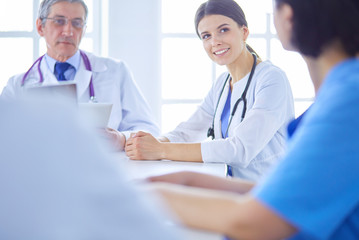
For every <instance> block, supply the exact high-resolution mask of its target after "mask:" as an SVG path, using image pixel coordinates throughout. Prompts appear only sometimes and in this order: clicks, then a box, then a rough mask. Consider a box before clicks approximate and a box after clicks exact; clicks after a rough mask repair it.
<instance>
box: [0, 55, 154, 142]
mask: <svg viewBox="0 0 359 240" xmlns="http://www.w3.org/2000/svg"><path fill="white" fill-rule="evenodd" d="M86 55H87V56H88V58H89V61H90V63H91V67H92V72H91V71H88V70H86V67H85V64H84V62H83V60H82V58H81V64H80V67H79V69H78V71H77V72H76V75H75V79H74V82H75V83H76V84H77V96H78V100H79V102H88V101H89V96H90V94H89V83H90V79H91V76H93V86H94V90H95V97H96V99H97V101H98V102H105V103H112V104H113V107H112V112H111V116H110V119H109V123H108V126H109V127H111V128H113V129H117V130H119V131H122V132H124V133H125V135H126V136H127V137H128V136H129V133H130V132H136V131H138V130H144V131H146V132H150V133H152V134H153V135H156V136H157V135H158V134H159V128H158V126H157V125H156V124H155V122H154V118H153V116H152V114H151V110H150V107H149V105H148V103H147V101H146V100H145V98H144V97H143V95H142V93H141V92H140V90H139V88H138V86H137V85H136V83H135V81H134V80H133V76H132V74H131V72H130V70H129V69H128V67H127V66H126V64H125V63H124V62H123V61H117V60H113V59H110V58H102V57H98V56H95V55H93V54H91V53H86ZM40 68H41V72H42V74H43V77H44V82H43V85H50V84H58V81H57V79H56V77H55V76H54V74H53V72H52V71H51V70H50V69H49V68H48V66H47V63H46V61H45V59H43V60H42V61H41V66H40ZM23 76H24V73H22V74H19V75H16V76H14V77H11V78H10V79H9V81H8V83H7V85H6V87H5V88H4V90H3V92H2V98H4V99H11V98H15V96H18V95H19V94H22V93H23V92H24V88H23V87H22V86H21V81H22V78H23ZM39 80H40V75H39V72H38V70H37V64H36V65H35V66H34V67H33V68H32V70H31V72H30V73H29V75H28V77H27V78H26V81H25V84H26V85H27V86H29V85H31V84H38V82H39Z"/></svg>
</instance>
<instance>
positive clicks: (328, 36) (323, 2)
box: [276, 0, 359, 57]
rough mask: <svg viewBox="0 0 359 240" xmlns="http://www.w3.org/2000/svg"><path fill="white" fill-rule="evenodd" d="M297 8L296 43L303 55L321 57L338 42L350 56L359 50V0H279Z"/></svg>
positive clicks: (294, 12)
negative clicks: (326, 48)
mask: <svg viewBox="0 0 359 240" xmlns="http://www.w3.org/2000/svg"><path fill="white" fill-rule="evenodd" d="M276 4H277V6H276V7H277V8H280V7H281V6H282V4H288V5H289V6H290V7H291V8H292V9H293V34H292V39H291V41H292V44H293V45H294V46H295V47H296V48H298V50H299V52H300V53H302V54H303V55H307V56H311V57H318V56H319V55H320V54H321V53H322V51H323V49H324V48H325V47H326V46H328V45H329V44H331V43H333V42H335V41H338V42H339V43H340V44H341V45H342V47H343V49H344V51H345V52H346V53H347V54H348V55H349V56H355V55H356V54H357V53H358V52H359V26H358V24H359V0H276Z"/></svg>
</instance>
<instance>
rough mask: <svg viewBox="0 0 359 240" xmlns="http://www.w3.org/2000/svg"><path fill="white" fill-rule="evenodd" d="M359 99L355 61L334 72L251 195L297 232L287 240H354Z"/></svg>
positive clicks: (357, 231)
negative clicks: (281, 155) (284, 151)
mask: <svg viewBox="0 0 359 240" xmlns="http://www.w3.org/2000/svg"><path fill="white" fill-rule="evenodd" d="M358 93H359V60H357V59H351V60H347V61H345V62H342V63H340V64H338V65H337V66H336V67H334V68H333V69H332V70H331V72H330V73H329V74H328V76H327V78H326V79H325V81H324V83H323V85H322V86H321V88H320V90H319V92H318V94H317V97H316V101H315V103H314V104H313V105H312V106H311V107H310V109H309V110H308V111H307V112H306V114H305V115H304V117H303V118H302V119H301V121H300V125H298V124H296V125H298V128H297V130H296V131H295V134H293V135H292V138H291V139H290V140H289V144H288V151H287V154H286V155H285V157H284V159H283V161H282V162H281V163H280V164H279V165H278V167H277V168H276V169H275V170H274V171H273V172H272V173H271V174H269V176H268V177H267V178H266V179H264V180H263V182H262V183H260V184H258V185H257V187H256V188H255V189H254V190H253V191H252V193H253V194H254V196H255V197H256V198H257V199H258V200H259V201H260V202H262V203H263V204H264V205H266V206H268V207H269V208H270V209H272V210H273V211H274V212H276V213H277V214H278V215H279V216H281V217H283V218H284V219H286V221H288V222H290V223H291V224H292V225H294V226H295V227H296V228H297V229H298V233H297V234H296V235H295V236H293V237H292V238H291V239H333V240H334V239H346V240H350V239H353V240H354V239H358V238H359V174H358V173H359V140H358V139H359V94H358ZM298 123H299V122H298Z"/></svg>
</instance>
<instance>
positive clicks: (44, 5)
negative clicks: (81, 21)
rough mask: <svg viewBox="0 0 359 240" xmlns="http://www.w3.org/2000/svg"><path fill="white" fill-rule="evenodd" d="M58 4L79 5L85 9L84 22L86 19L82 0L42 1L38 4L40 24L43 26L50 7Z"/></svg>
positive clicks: (86, 12) (86, 9) (86, 10)
mask: <svg viewBox="0 0 359 240" xmlns="http://www.w3.org/2000/svg"><path fill="white" fill-rule="evenodd" d="M58 2H69V3H81V4H82V6H83V7H84V9H85V21H86V19H87V14H88V8H87V5H86V3H85V2H84V1H83V0H43V1H42V2H41V4H40V8H39V13H38V18H39V19H41V22H42V24H45V21H46V18H47V17H48V16H49V14H50V10H51V7H52V5H54V4H55V3H58Z"/></svg>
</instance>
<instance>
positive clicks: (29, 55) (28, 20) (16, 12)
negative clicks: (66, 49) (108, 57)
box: [0, 0, 101, 92]
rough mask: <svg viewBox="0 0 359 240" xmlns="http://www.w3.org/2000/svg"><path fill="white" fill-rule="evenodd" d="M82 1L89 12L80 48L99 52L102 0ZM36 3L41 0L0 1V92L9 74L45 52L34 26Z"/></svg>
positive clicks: (38, 3) (22, 70) (25, 67)
mask: <svg viewBox="0 0 359 240" xmlns="http://www.w3.org/2000/svg"><path fill="white" fill-rule="evenodd" d="M85 2H86V4H87V6H88V8H89V16H88V21H87V28H86V35H85V36H84V38H83V39H82V42H81V46H80V48H81V49H84V50H86V51H91V52H95V53H96V52H97V53H98V52H99V51H100V46H101V44H100V42H101V39H100V37H99V36H100V34H99V32H100V27H99V26H100V25H99V23H100V22H101V21H100V19H101V18H100V17H101V12H100V10H101V8H100V7H99V6H100V4H101V0H86V1H85ZM39 5H40V0H16V1H1V2H0V52H1V59H0V64H1V66H2V67H1V71H0V92H1V91H2V89H3V87H4V86H5V85H6V83H7V81H8V79H9V78H10V77H11V76H13V75H15V74H19V73H21V72H25V71H26V70H27V69H28V68H30V66H31V64H32V63H33V61H35V60H36V59H37V58H38V57H39V56H40V55H43V54H44V53H45V52H46V45H45V41H44V39H43V38H40V37H39V35H38V34H37V31H36V27H35V21H36V18H37V14H38V13H37V11H38V6H39ZM19 6H21V7H19ZM95 6H96V7H95ZM95 19H96V20H97V21H95ZM95 23H96V24H95ZM4 66H6V67H4Z"/></svg>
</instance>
